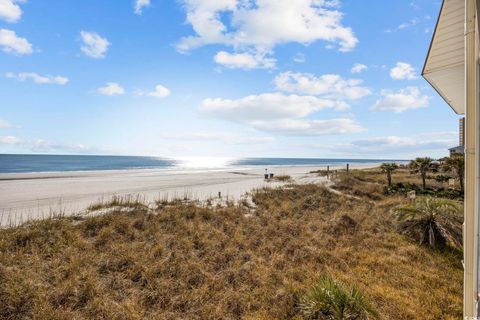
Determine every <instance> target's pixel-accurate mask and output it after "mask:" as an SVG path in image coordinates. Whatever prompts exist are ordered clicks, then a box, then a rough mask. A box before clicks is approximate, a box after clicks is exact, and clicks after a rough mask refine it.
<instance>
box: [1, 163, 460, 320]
mask: <svg viewBox="0 0 480 320" xmlns="http://www.w3.org/2000/svg"><path fill="white" fill-rule="evenodd" d="M394 175H395V176H394V179H395V181H396V183H404V184H407V183H410V184H415V185H418V184H420V183H421V181H420V177H419V176H417V175H410V174H409V172H408V169H407V168H399V169H398V170H396V171H395V172H394ZM347 179H348V180H347ZM347 182H348V183H347ZM333 183H334V185H333V186H332V187H334V188H335V189H331V187H328V186H323V185H319V184H305V185H299V184H288V185H286V186H283V187H277V188H262V189H259V190H255V191H252V192H251V194H250V195H249V196H250V198H251V200H249V202H251V203H250V204H249V205H248V206H245V205H244V203H243V202H242V201H240V202H239V203H236V204H234V203H233V202H231V203H229V204H228V205H212V206H206V205H200V204H199V203H198V202H190V201H182V200H177V201H174V200H170V201H168V200H167V199H163V200H162V201H161V203H158V204H157V205H156V206H149V205H148V204H145V203H144V204H143V206H133V207H132V208H131V209H129V210H124V208H122V207H121V206H116V205H117V204H118V202H117V203H116V204H115V206H114V207H112V208H111V210H107V211H105V214H101V215H100V214H99V215H94V216H78V217H75V218H69V217H58V218H52V219H45V220H41V221H31V222H28V223H25V224H23V225H20V226H16V227H12V228H6V229H1V230H0V318H1V319H31V318H38V319H93V318H104V319H158V318H161V319H298V320H300V319H309V318H310V319H312V318H313V319H315V316H316V317H317V318H319V319H322V317H323V316H324V315H326V314H330V313H333V312H336V311H335V310H337V309H338V310H348V312H351V310H355V316H354V317H351V319H362V318H361V317H360V318H358V317H357V318H356V315H357V314H358V313H357V312H360V314H363V315H365V314H368V316H369V317H370V318H373V313H372V312H370V311H367V310H375V311H376V313H377V314H378V318H379V319H427V320H428V319H432V320H433V319H458V318H461V316H462V279H463V269H462V264H461V252H460V251H459V250H450V251H449V250H430V249H429V248H428V247H425V246H421V245H419V244H418V242H416V241H412V240H411V238H410V236H409V235H407V236H405V235H404V234H403V232H401V233H399V232H398V230H399V229H398V228H399V224H400V223H401V222H402V221H404V220H405V221H409V220H411V219H404V220H403V219H399V220H397V219H396V218H397V213H395V212H394V211H393V210H392V209H393V208H400V207H402V206H404V205H407V200H406V199H405V197H404V196H403V195H400V194H396V193H394V194H386V193H385V192H384V188H385V187H386V186H385V174H384V173H383V172H382V171H381V170H380V169H379V168H375V169H369V170H350V173H349V174H346V173H344V172H339V174H338V177H337V178H336V179H335V180H334V181H333ZM431 184H432V186H435V187H436V186H437V185H438V186H441V183H440V182H437V181H435V180H433V181H432V182H431ZM369 192H371V193H372V194H369ZM139 202H142V199H139ZM147 207H148V208H149V209H148V210H146V209H145V208H147ZM440 207H442V206H439V207H438V210H437V211H438V212H439V213H438V214H435V219H436V221H437V220H438V223H440V222H442V221H443V220H441V219H447V217H449V216H450V214H453V211H451V210H453V209H451V208H450V207H449V206H447V207H448V208H449V209H448V210H450V211H451V212H450V211H448V212H449V214H448V215H447V213H446V212H445V211H441V212H440ZM444 207H445V205H443V207H442V208H444ZM442 210H443V209H442ZM420 216H421V215H420V214H416V215H415V216H412V217H415V219H417V218H418V217H420ZM412 219H413V218H412ZM451 221H453V220H451ZM451 221H450V223H453V222H451ZM455 221H457V222H456V223H459V222H460V221H459V220H455ZM435 223H436V222H435ZM442 223H443V222H442ZM417 225H419V224H417ZM442 226H444V227H445V224H442ZM432 228H433V229H432V230H433V232H434V236H435V247H439V244H441V243H442V241H443V240H441V238H439V237H444V239H446V240H445V242H446V243H447V242H449V241H450V240H452V239H457V238H456V236H455V234H456V235H458V233H454V232H457V231H458V230H457V229H456V228H457V227H455V228H454V227H453V226H452V227H448V226H447V228H448V230H449V233H448V235H444V234H443V233H442V232H443V231H441V230H437V229H435V228H436V227H435V226H433V227H432ZM450 230H451V231H450ZM455 230H456V231H455ZM437 233H438V234H437ZM427 240H429V239H427ZM427 243H429V242H427ZM412 270H414V271H415V272H412ZM318 279H321V280H320V281H319V280H318ZM325 279H331V280H325ZM329 281H330V282H329ZM353 285H355V290H353V288H354V287H353ZM321 288H327V289H328V290H329V291H327V292H334V293H335V296H334V297H332V299H331V300H325V299H326V298H325V297H323V296H322V295H321V294H319V292H320V291H321V290H320V289H321ZM319 290H320V291H319ZM367 297H368V298H367ZM324 303H325V306H324V307H322V308H321V309H314V308H313V306H320V305H323V304H324ZM307 305H310V306H312V307H311V309H308V308H307V307H306V306H307ZM315 308H316V307H315ZM308 310H317V311H318V312H319V313H317V314H315V313H314V312H312V313H309V311H308ZM352 312H353V311H352ZM325 319H326V318H325ZM346 319H348V318H346Z"/></svg>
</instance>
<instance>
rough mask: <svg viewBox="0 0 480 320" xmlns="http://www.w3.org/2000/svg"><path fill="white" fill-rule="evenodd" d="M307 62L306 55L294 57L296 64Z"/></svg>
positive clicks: (298, 54)
mask: <svg viewBox="0 0 480 320" xmlns="http://www.w3.org/2000/svg"><path fill="white" fill-rule="evenodd" d="M306 60H307V59H306V58H305V55H304V54H303V53H300V52H299V53H297V54H296V55H295V56H294V57H293V61H294V62H296V63H305V61H306Z"/></svg>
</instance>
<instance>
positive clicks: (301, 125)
mask: <svg viewBox="0 0 480 320" xmlns="http://www.w3.org/2000/svg"><path fill="white" fill-rule="evenodd" d="M252 125H253V127H254V128H256V129H257V130H262V131H266V132H273V133H279V134H282V135H294V136H319V135H332V134H346V133H357V132H362V131H365V130H366V129H365V128H363V127H362V126H361V125H360V124H359V123H357V122H356V121H355V120H352V119H346V118H339V119H329V120H295V119H284V120H279V121H258V122H253V123H252Z"/></svg>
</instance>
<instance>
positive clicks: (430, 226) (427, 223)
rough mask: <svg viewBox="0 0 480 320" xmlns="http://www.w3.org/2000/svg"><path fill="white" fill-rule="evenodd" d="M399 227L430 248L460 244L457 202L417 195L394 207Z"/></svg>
mask: <svg viewBox="0 0 480 320" xmlns="http://www.w3.org/2000/svg"><path fill="white" fill-rule="evenodd" d="M394 212H395V214H396V217H397V220H398V222H399V228H400V230H401V231H402V232H403V233H405V234H407V235H409V236H411V237H412V238H414V239H416V240H418V241H419V243H420V244H426V245H428V246H430V247H431V248H443V247H446V246H452V247H454V248H461V245H462V221H463V219H462V215H461V210H460V208H459V205H458V203H456V202H454V201H451V200H446V199H437V198H430V197H421V198H418V199H416V200H415V202H414V203H413V204H409V205H404V206H400V207H398V208H395V209H394Z"/></svg>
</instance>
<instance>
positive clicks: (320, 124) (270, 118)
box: [200, 93, 364, 136]
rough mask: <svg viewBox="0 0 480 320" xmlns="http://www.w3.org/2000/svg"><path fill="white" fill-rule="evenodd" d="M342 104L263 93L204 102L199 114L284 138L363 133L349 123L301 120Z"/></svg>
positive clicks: (309, 97)
mask: <svg viewBox="0 0 480 320" xmlns="http://www.w3.org/2000/svg"><path fill="white" fill-rule="evenodd" d="M344 107H345V106H344V104H343V103H342V102H341V101H340V102H338V101H336V100H333V99H321V98H317V97H314V96H298V95H285V94H282V93H264V94H260V95H251V96H247V97H244V98H241V99H237V100H231V99H220V98H217V99H205V100H204V101H203V102H202V104H201V105H200V111H201V112H202V113H204V114H208V115H211V116H214V117H217V118H220V119H224V120H228V121H232V122H236V123H240V124H246V125H249V126H251V127H253V128H254V129H256V130H260V131H265V132H273V133H279V134H284V135H297V136H301V135H325V134H343V133H353V132H359V131H363V130H364V129H363V128H362V127H361V126H360V125H359V124H358V123H356V122H355V121H354V120H352V119H330V120H310V119H308V120H307V119H303V118H305V117H306V116H309V115H311V114H313V113H315V112H318V111H321V110H325V109H334V110H343V109H344Z"/></svg>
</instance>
